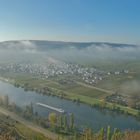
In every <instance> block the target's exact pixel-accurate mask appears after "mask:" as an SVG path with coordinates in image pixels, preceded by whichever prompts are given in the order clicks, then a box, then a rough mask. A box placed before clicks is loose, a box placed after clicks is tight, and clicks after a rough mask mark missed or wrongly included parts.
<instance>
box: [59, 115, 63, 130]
mask: <svg viewBox="0 0 140 140" xmlns="http://www.w3.org/2000/svg"><path fill="white" fill-rule="evenodd" d="M58 123H59V127H60V128H62V126H63V120H62V115H59V122H58Z"/></svg>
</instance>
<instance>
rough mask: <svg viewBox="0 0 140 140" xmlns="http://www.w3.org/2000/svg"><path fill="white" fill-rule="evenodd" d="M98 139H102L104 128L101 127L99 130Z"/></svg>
mask: <svg viewBox="0 0 140 140" xmlns="http://www.w3.org/2000/svg"><path fill="white" fill-rule="evenodd" d="M99 140H104V128H101V130H100V132H99Z"/></svg>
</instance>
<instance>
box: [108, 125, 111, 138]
mask: <svg viewBox="0 0 140 140" xmlns="http://www.w3.org/2000/svg"><path fill="white" fill-rule="evenodd" d="M110 130H111V128H110V126H108V127H107V140H111V131H110Z"/></svg>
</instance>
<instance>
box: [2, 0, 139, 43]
mask: <svg viewBox="0 0 140 140" xmlns="http://www.w3.org/2000/svg"><path fill="white" fill-rule="evenodd" d="M19 39H43V40H44V39H46V40H64V41H103V42H104V41H105V42H124V43H134V44H140V0H0V41H4V40H19Z"/></svg>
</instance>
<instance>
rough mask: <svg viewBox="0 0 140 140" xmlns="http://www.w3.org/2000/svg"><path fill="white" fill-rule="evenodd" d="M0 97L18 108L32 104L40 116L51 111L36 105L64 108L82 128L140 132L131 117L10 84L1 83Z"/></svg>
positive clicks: (139, 124)
mask: <svg viewBox="0 0 140 140" xmlns="http://www.w3.org/2000/svg"><path fill="white" fill-rule="evenodd" d="M0 95H2V96H3V95H8V96H9V98H10V101H11V102H15V103H16V104H17V105H18V106H21V107H25V106H26V105H29V104H30V103H31V102H32V103H33V107H34V111H36V112H38V114H39V115H41V116H45V117H47V115H48V113H49V112H52V110H49V109H47V108H43V107H41V106H38V105H37V104H36V103H37V102H40V103H44V104H47V105H50V106H53V107H57V108H62V109H64V110H65V111H66V112H67V113H74V115H75V121H76V124H77V125H80V126H81V127H84V126H89V127H92V128H93V129H95V130H98V129H99V128H101V127H106V126H107V125H110V126H111V127H112V128H119V129H121V130H126V129H132V130H140V122H139V121H137V120H136V119H135V118H133V117H131V116H126V115H122V114H116V113H111V112H110V111H108V112H107V111H106V112H103V111H100V110H97V109H95V108H91V107H90V106H88V105H85V104H76V103H74V102H72V101H69V100H65V99H60V98H58V97H55V96H46V95H42V94H39V93H36V92H31V91H24V89H23V88H17V87H15V86H13V85H11V84H9V83H5V82H2V81H0Z"/></svg>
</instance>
